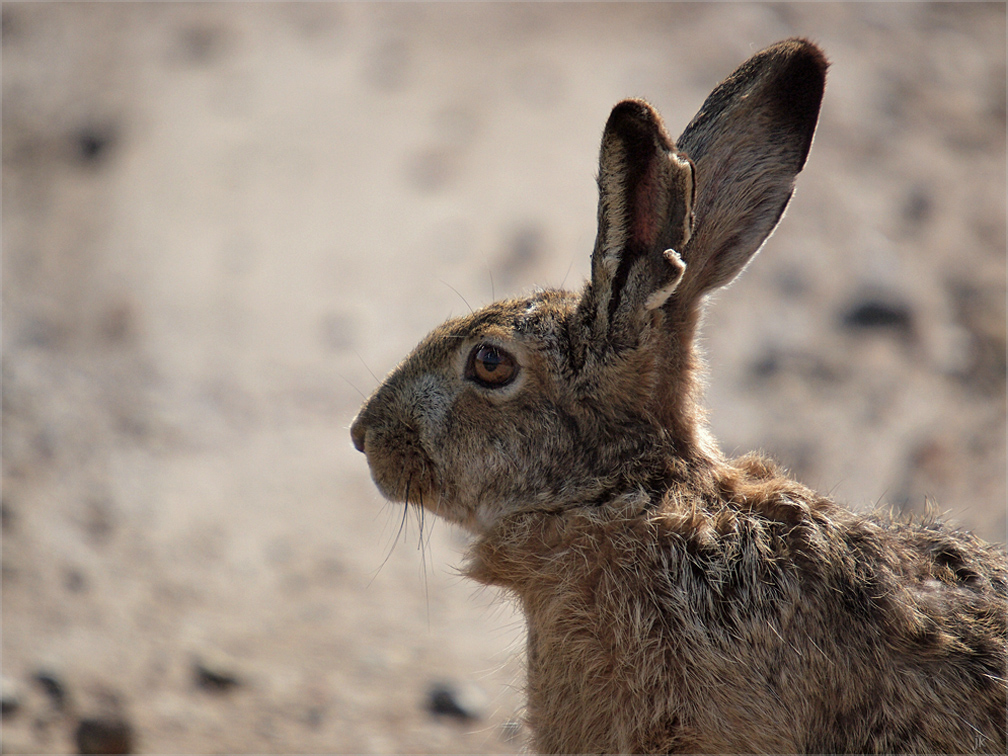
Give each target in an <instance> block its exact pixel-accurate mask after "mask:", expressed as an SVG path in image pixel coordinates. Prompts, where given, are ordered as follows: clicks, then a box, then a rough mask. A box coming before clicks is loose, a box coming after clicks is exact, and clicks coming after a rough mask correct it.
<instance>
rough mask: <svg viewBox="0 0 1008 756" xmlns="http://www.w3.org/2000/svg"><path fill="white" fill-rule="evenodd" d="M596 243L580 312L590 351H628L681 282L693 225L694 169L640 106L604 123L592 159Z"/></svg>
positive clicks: (629, 105) (625, 106)
mask: <svg viewBox="0 0 1008 756" xmlns="http://www.w3.org/2000/svg"><path fill="white" fill-rule="evenodd" d="M598 184H599V207H598V236H597V237H596V240H595V250H594V252H592V262H591V283H590V284H589V286H588V288H587V290H586V292H585V295H584V297H583V299H582V301H581V306H580V308H579V310H580V313H581V316H582V318H583V321H584V322H585V324H586V325H587V326H588V329H589V334H590V335H589V341H590V343H591V344H592V347H591V348H593V349H596V350H614V351H617V352H618V351H620V350H621V349H622V348H624V347H627V346H633V345H635V344H636V343H637V342H638V340H639V338H640V336H641V329H642V327H643V325H644V323H645V321H646V320H648V319H649V318H650V313H651V311H653V310H656V309H658V308H660V307H661V306H662V305H663V304H664V303H665V301H666V300H667V299H668V297H669V295H670V294H671V293H672V291H673V290H674V289H675V287H676V286H677V285H678V283H679V281H680V280H681V279H682V275H683V270H684V265H683V262H682V260H681V259H680V257H679V254H678V251H679V250H681V249H682V248H683V245H684V244H685V243H686V241H687V240H688V239H689V236H690V232H691V227H692V222H693V212H692V205H693V168H692V166H691V165H690V163H689V161H688V160H685V159H684V158H683V157H681V156H680V155H679V154H678V153H677V151H676V148H675V145H674V144H673V142H672V140H671V139H670V138H669V136H668V134H667V133H666V131H665V128H664V126H663V125H662V121H661V117H660V116H659V115H658V113H656V112H655V110H654V109H653V108H652V107H651V106H650V105H648V104H647V103H646V102H643V101H642V100H625V101H623V102H621V103H619V104H618V105H616V107H615V108H613V110H612V113H611V114H610V116H609V120H608V122H607V123H606V126H605V132H604V133H603V136H602V149H601V155H600V158H599V177H598Z"/></svg>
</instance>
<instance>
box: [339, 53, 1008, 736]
mask: <svg viewBox="0 0 1008 756" xmlns="http://www.w3.org/2000/svg"><path fill="white" fill-rule="evenodd" d="M826 69H827V61H826V58H825V57H824V55H823V53H822V51H821V50H820V49H819V48H817V47H816V46H815V45H814V44H812V43H810V42H808V41H805V40H802V39H790V40H786V41H783V42H780V43H778V44H776V45H773V46H771V47H769V48H768V49H766V50H763V51H762V52H760V53H757V54H756V55H755V56H753V57H752V58H751V59H750V60H749V61H747V62H746V63H744V64H743V65H742V66H741V67H740V68H739V69H738V70H736V71H735V72H734V73H733V74H732V75H731V76H729V77H728V78H727V79H726V80H725V81H724V82H722V83H721V84H720V85H718V87H717V88H716V89H714V91H713V92H712V94H711V95H710V96H709V97H708V98H707V100H706V102H704V104H703V107H702V108H701V109H700V112H699V113H698V114H697V115H696V117H695V118H694V119H693V121H692V122H691V123H690V124H689V126H687V127H686V130H685V131H684V132H683V134H682V136H681V137H680V138H679V140H678V143H675V142H673V141H672V140H671V139H670V138H669V136H668V134H667V133H666V131H665V128H664V126H663V124H662V121H661V119H660V117H659V116H658V114H657V113H656V112H655V110H654V109H652V107H651V106H650V105H648V104H647V103H646V102H643V101H640V100H627V101H624V102H620V103H619V104H617V105H616V107H615V108H614V109H613V111H612V114H611V115H610V117H609V120H608V122H607V123H606V126H605V130H604V132H603V136H602V147H601V156H600V166H599V176H598V185H599V194H600V199H599V207H598V236H597V239H596V242H595V248H594V251H593V253H592V257H591V280H590V281H589V282H588V283H587V284H586V285H585V287H584V289H583V291H581V292H580V293H576V294H575V293H571V292H567V291H558V290H546V291H540V292H538V293H535V294H533V295H531V296H529V297H526V298H523V299H513V300H507V301H503V302H497V303H495V304H491V305H489V306H488V307H485V308H483V309H482V310H479V311H477V312H475V313H473V314H472V315H471V316H468V317H462V318H458V319H453V320H450V321H448V322H447V323H445V324H444V325H442V326H440V327H439V328H437V329H435V330H434V331H433V332H432V333H431V334H430V335H429V336H427V337H426V338H425V339H424V340H423V341H422V342H421V343H420V344H419V345H418V346H417V347H416V349H415V350H414V351H413V352H412V353H411V354H410V355H409V356H407V357H406V359H405V360H404V361H403V362H402V363H401V364H400V365H399V366H398V367H397V368H395V370H393V371H392V373H391V374H390V375H389V376H388V378H387V379H386V380H385V382H384V383H383V384H382V385H381V386H380V387H379V388H378V389H377V390H376V391H375V393H374V394H373V395H372V396H371V398H370V399H369V400H368V401H367V402H366V403H365V405H364V407H363V408H362V409H361V411H360V413H359V414H358V416H357V418H356V419H355V420H354V422H353V425H352V427H351V436H352V440H353V443H354V446H355V447H356V448H357V449H358V450H360V451H362V452H364V453H365V454H366V455H367V460H368V464H369V465H370V468H371V473H372V476H373V478H374V481H375V483H376V484H377V486H378V488H379V489H380V490H381V492H382V493H383V494H384V495H385V496H386V497H388V498H389V499H392V500H395V501H400V502H408V503H413V504H420V505H422V506H424V507H426V508H427V509H428V510H429V511H431V512H433V513H435V514H437V515H440V516H441V517H443V518H445V519H446V520H449V521H451V522H453V523H457V524H460V525H462V526H463V527H465V528H467V529H468V530H469V531H471V533H472V534H473V535H474V541H473V545H472V547H471V550H470V553H469V555H468V557H467V564H466V567H465V570H466V574H468V575H469V576H470V577H472V578H473V579H475V580H477V581H479V582H481V583H484V584H489V585H496V586H501V587H503V588H504V589H506V590H507V591H510V592H511V593H512V594H513V595H515V596H516V597H517V599H518V601H519V603H520V605H521V607H522V609H523V611H524V614H525V616H526V619H527V624H528V647H527V666H528V670H527V674H528V682H527V698H528V700H527V719H528V724H529V727H530V731H531V733H532V746H533V747H534V748H535V749H536V750H538V751H542V752H550V753H563V752H582V753H583V752H595V753H598V752H661V753H672V752H697V753H699V752H705V753H710V752H720V753H727V752H750V753H798V752H859V753H868V752H881V751H899V752H918V753H923V752H928V753H934V752H955V753H966V752H997V753H1004V752H1005V750H1006V726H1005V716H1006V715H1005V711H1006V682H1005V664H1006V612H1008V600H1006V590H1008V560H1006V555H1005V552H1004V550H1003V548H1000V547H994V546H991V545H988V544H985V543H983V542H982V541H980V540H979V539H977V538H975V537H973V536H971V535H969V534H967V533H963V532H958V531H956V530H953V529H951V528H949V527H947V526H945V525H942V524H940V523H939V522H936V521H932V520H929V521H926V522H920V523H916V524H903V523H898V522H894V521H893V520H892V519H891V518H890V517H888V516H884V515H880V514H873V515H866V514H858V513H854V512H852V511H850V510H848V509H846V508H844V507H842V506H840V505H838V504H836V503H834V502H833V501H831V500H830V499H828V498H826V497H824V496H821V495H819V494H817V493H815V492H814V491H812V490H810V489H808V488H806V487H805V486H803V485H801V484H800V483H798V482H796V481H794V480H791V479H790V478H788V477H786V475H785V474H784V473H783V472H782V471H780V470H779V469H778V468H777V467H776V466H775V465H774V464H773V463H772V462H770V461H769V460H767V459H764V458H761V457H759V456H756V455H747V456H743V457H741V458H739V459H727V458H726V457H725V456H724V455H723V454H722V453H721V452H720V451H719V450H718V447H717V446H716V444H715V442H714V440H713V439H712V437H711V435H710V433H709V432H708V430H707V427H706V424H705V421H704V414H703V411H702V409H701V407H700V403H699V402H700V397H699V394H700V383H699V377H700V375H699V374H700V370H701V360H700V358H699V356H698V353H697V350H696V347H695V345H694V341H695V338H696V332H697V328H698V323H699V321H700V318H701V314H702V311H703V307H704V302H705V299H706V295H707V294H708V293H709V292H711V291H712V290H714V289H716V288H718V287H721V286H724V285H725V284H727V283H729V282H730V281H731V280H732V279H734V278H735V276H736V275H738V273H739V272H740V271H741V270H742V269H743V268H744V267H745V266H746V264H747V263H748V262H749V260H750V259H751V258H752V257H753V256H754V255H755V254H756V252H757V251H758V250H759V248H760V247H761V246H762V244H763V242H764V241H765V240H766V238H767V237H768V236H769V235H770V233H771V232H772V231H773V229H774V227H775V226H776V225H777V222H778V221H779V220H780V218H781V216H782V214H783V213H784V209H785V207H786V205H787V204H788V201H789V199H790V197H791V193H792V190H793V186H794V181H795V178H796V176H797V174H798V173H799V171H801V169H802V167H803V166H804V164H805V159H806V157H807V155H808V152H809V148H810V146H811V144H812V137H813V134H814V132H815V128H816V122H817V120H818V114H819V106H820V102H821V100H822V95H823V90H824V86H825V77H826Z"/></svg>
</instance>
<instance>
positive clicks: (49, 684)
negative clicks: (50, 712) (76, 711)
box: [32, 669, 67, 709]
mask: <svg viewBox="0 0 1008 756" xmlns="http://www.w3.org/2000/svg"><path fill="white" fill-rule="evenodd" d="M32 679H33V680H35V682H36V683H38V685H39V687H40V688H42V691H43V692H44V693H45V694H46V695H47V696H48V697H49V700H50V701H51V702H52V705H53V707H54V708H56V709H62V708H63V707H64V706H65V705H66V697H67V695H66V688H65V687H64V685H63V681H62V680H60V678H59V676H58V675H57V674H56V673H55V672H53V671H51V670H48V669H40V670H38V671H37V672H36V673H35V674H34V675H33V676H32Z"/></svg>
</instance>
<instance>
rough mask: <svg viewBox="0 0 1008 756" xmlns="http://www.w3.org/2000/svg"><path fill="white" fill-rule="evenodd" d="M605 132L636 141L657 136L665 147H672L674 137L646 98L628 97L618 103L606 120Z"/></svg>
mask: <svg viewBox="0 0 1008 756" xmlns="http://www.w3.org/2000/svg"><path fill="white" fill-rule="evenodd" d="M605 133H606V134H614V135H616V136H618V137H620V138H621V139H623V140H626V141H634V142H635V141H638V140H642V139H647V138H657V139H658V141H659V142H661V143H662V146H663V147H665V148H666V149H671V148H672V139H671V138H670V137H669V136H668V134H667V133H666V131H665V124H664V123H663V121H662V118H661V116H660V115H659V114H658V111H657V110H655V109H654V107H653V106H652V105H651V104H650V103H649V102H647V101H646V100H640V99H627V100H622V101H620V102H618V103H616V105H615V106H614V107H613V109H612V112H610V113H609V120H607V121H606V125H605Z"/></svg>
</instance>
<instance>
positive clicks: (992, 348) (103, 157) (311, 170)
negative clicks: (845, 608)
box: [2, 3, 1006, 753]
mask: <svg viewBox="0 0 1008 756" xmlns="http://www.w3.org/2000/svg"><path fill="white" fill-rule="evenodd" d="M2 24H3V27H2V28H3V32H2V34H3V36H2V55H3V58H2V78H3V88H2V96H3V109H2V118H3V140H2V141H3V144H2V149H3V226H2V233H3V269H2V273H3V289H2V291H3V304H2V318H3V374H2V378H3V445H2V452H3V478H2V484H3V501H2V530H3V541H2V549H3V551H2V561H3V573H2V574H3V604H2V618H3V634H2V661H3V728H2V748H3V751H4V752H10V753H14V752H31V751H35V752H49V753H57V752H68V751H69V752H72V751H74V750H78V749H81V750H88V749H92V750H93V749H95V748H98V749H99V750H116V749H127V748H128V749H132V750H139V751H146V752H240V751H256V752H281V751H282V752H305V751H316V752H318V751H337V752H340V751H342V752H396V751H399V752H414V753H420V752H451V751H461V752H492V751H515V750H518V749H520V748H521V746H522V742H523V740H524V733H523V730H522V725H521V723H520V717H521V705H522V696H521V653H522V647H523V633H524V628H523V625H522V621H521V618H520V615H519V614H518V613H517V612H516V610H515V608H514V607H513V606H512V605H511V604H510V603H508V601H507V600H506V598H504V597H502V596H499V595H497V594H496V593H494V592H493V591H489V590H484V589H479V588H478V587H477V586H475V585H474V584H472V583H469V582H467V581H465V580H463V579H462V578H461V577H459V576H458V573H457V566H458V565H459V563H460V561H461V554H462V552H463V551H464V548H465V538H464V536H463V535H462V534H460V533H458V532H457V531H454V530H452V529H451V528H450V527H449V526H447V525H445V524H444V523H434V522H432V519H433V518H430V517H428V518H426V521H425V522H424V529H423V533H422V534H421V533H420V531H419V523H418V522H417V520H416V519H415V517H413V515H412V513H411V514H410V515H408V516H407V515H404V512H403V510H402V508H399V507H395V506H392V505H389V504H386V503H385V502H383V501H382V500H381V498H380V497H379V495H378V493H377V491H376V490H375V489H374V487H373V485H372V484H371V482H370V479H369V475H368V471H367V466H366V463H365V460H364V458H363V457H362V456H361V455H360V454H358V453H356V452H355V451H354V450H353V448H352V447H351V445H350V440H349V434H348V428H349V424H350V421H351V419H352V418H353V416H354V414H355V412H356V410H357V408H358V406H359V404H360V402H361V400H362V396H363V395H364V394H368V393H370V391H371V390H372V389H373V388H374V387H375V385H376V384H377V381H378V378H376V376H378V377H380V376H381V375H383V374H384V373H385V372H387V371H388V370H389V369H391V368H392V367H393V366H394V365H395V363H396V361H397V360H398V359H399V358H400V357H401V356H403V355H404V354H405V353H406V352H407V351H408V350H409V349H410V348H411V347H412V346H413V345H414V344H415V342H416V341H417V340H418V339H419V338H420V337H422V336H423V335H424V334H425V333H426V332H427V331H428V330H429V329H430V328H432V327H433V326H434V325H436V324H437V323H439V322H440V321H441V320H442V319H444V318H445V317H447V316H450V315H453V314H460V313H462V312H465V311H467V309H468V305H472V306H473V307H476V306H478V305H481V304H485V303H487V302H489V301H491V299H492V298H493V297H494V296H497V297H499V296H502V295H505V294H517V293H520V292H521V291H524V290H528V289H530V288H532V287H534V286H536V285H561V284H566V285H567V286H568V287H575V286H580V284H581V282H582V281H583V280H584V278H585V276H586V275H587V272H588V261H589V254H590V251H591V247H592V242H593V239H594V234H595V228H594V219H595V202H596V194H595V185H594V174H595V170H596V159H597V151H598V141H599V137H600V135H601V131H602V126H603V124H604V123H605V119H606V117H607V115H608V112H609V109H610V108H611V107H612V105H613V104H614V103H615V102H616V101H618V100H619V99H621V98H624V97H627V96H643V97H646V98H648V99H649V100H650V101H651V102H653V103H654V104H655V105H656V106H657V107H658V108H659V109H660V110H661V112H662V113H663V114H664V116H665V118H666V120H667V121H668V125H669V130H670V132H671V133H672V134H673V135H675V134H677V133H679V132H680V131H681V130H682V128H683V127H684V126H685V124H686V123H687V122H688V121H689V119H690V118H691V117H692V115H693V114H694V112H696V110H697V109H698V108H699V106H700V104H701V103H702V101H703V99H704V97H705V96H706V94H707V93H708V92H709V91H710V90H711V88H712V87H713V86H714V85H715V84H716V83H717V82H718V81H719V80H720V79H721V78H723V77H724V76H726V75H727V74H728V73H730V72H731V71H732V70H733V69H734V68H735V67H736V66H737V65H738V64H739V63H741V62H742V61H743V60H744V59H746V58H747V57H748V56H750V55H751V54H752V53H754V52H756V51H757V50H759V49H761V48H763V47H765V46H766V45H768V44H770V43H772V42H774V41H776V40H779V39H782V38H784V37H788V36H793V35H802V36H808V37H810V38H812V39H813V40H816V41H818V42H819V43H820V44H822V45H823V47H824V48H825V49H826V51H827V53H828V54H829V56H830V58H831V60H832V63H833V65H832V68H831V70H830V75H829V83H828V86H827V92H826V98H825V102H824V106H823V111H822V119H821V122H820V126H819V130H818V134H817V137H816V141H815V144H814V146H813V149H812V153H811V156H810V159H809V162H808V165H807V166H806V171H805V172H804V173H803V174H802V175H801V177H800V178H799V181H798V189H797V192H796V195H795V198H794V200H793V202H792V203H791V206H790V209H789V211H788V215H787V217H786V218H785V220H784V222H783V223H782V225H781V227H780V229H779V230H778V232H777V233H776V234H775V236H774V237H773V238H772V239H771V241H770V242H769V243H768V244H767V246H766V248H765V249H764V251H763V252H762V254H761V255H760V257H759V258H757V260H756V261H755V263H754V264H753V265H752V266H750V268H749V269H748V271H747V272H746V274H745V275H744V276H743V277H742V278H741V279H740V280H739V281H737V282H736V283H735V284H734V285H732V286H731V287H730V288H729V289H727V290H725V291H723V292H722V293H720V294H719V295H718V296H717V297H716V298H715V300H714V301H713V303H712V306H711V307H710V308H709V311H708V316H707V319H706V324H705V330H704V348H705V351H706V354H707V357H708V361H709V367H710V378H709V386H708V391H707V397H708V405H709V407H710V411H711V412H710V420H711V424H712V426H713V429H714V431H715V434H716V435H717V437H718V438H719V440H720V442H721V445H722V447H723V448H724V449H725V450H726V451H728V452H730V453H742V452H745V451H748V450H750V449H754V448H762V449H764V450H766V451H767V452H769V453H771V454H773V455H775V456H776V457H777V458H778V459H779V460H780V461H781V462H782V463H784V464H785V465H786V466H788V467H789V468H790V469H791V470H792V472H793V473H794V475H795V476H796V477H798V478H799V479H801V480H802V481H804V482H806V483H808V484H809V485H812V486H814V487H816V488H819V489H820V490H823V491H825V492H829V493H831V494H832V495H833V496H835V497H836V498H838V499H840V500H844V501H847V502H849V503H850V504H851V505H852V506H854V507H859V508H868V507H872V506H875V505H876V504H878V505H882V506H891V507H893V508H894V509H895V510H896V511H898V512H903V513H908V514H919V513H921V512H923V511H924V506H925V500H926V499H930V500H932V501H933V502H934V503H935V506H936V507H937V509H938V510H940V511H942V512H946V513H947V516H948V517H949V518H950V519H952V520H954V521H956V522H958V523H960V524H962V525H963V526H964V527H968V528H971V529H973V530H975V531H976V532H977V533H978V534H980V535H982V536H983V537H985V538H987V539H990V540H994V541H999V542H1003V541H1004V540H1005V527H1006V482H1005V481H1006V471H1005V457H1006V449H1005V411H1006V398H1005V339H1006V334H1005V322H1006V315H1005V296H1006V292H1005V280H1006V279H1005V276H1006V270H1005V260H1006V254H1005V172H1006V166H1005V142H1006V129H1005V89H1006V81H1005V6H1004V4H980V3H969V4H965V3H964V4H951V5H939V4H930V3H928V4H912V3H896V4H885V3H850V4H830V3H822V4H820V3H816V4H810V5H803V4H791V3H785V4H778V5H762V4H749V3H745V4H731V3H713V4H709V5H701V4H695V5H694V4H678V3H676V4H649V5H641V6H636V5H619V6H612V5H603V4H591V5H574V4H562V5H549V4H547V5H494V4H452V5H427V4H411V5H394V4H380V5H377V4H376V5H350V4H314V3H313V4H294V3H282V4H171V5H161V4H156V3H155V4H143V5H139V4H137V5H133V4H119V3H116V4H87V3H73V4H65V5H64V4H55V3H52V4H50V3H46V4H30V5H29V4H20V3H4V4H3V9H2Z"/></svg>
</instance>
